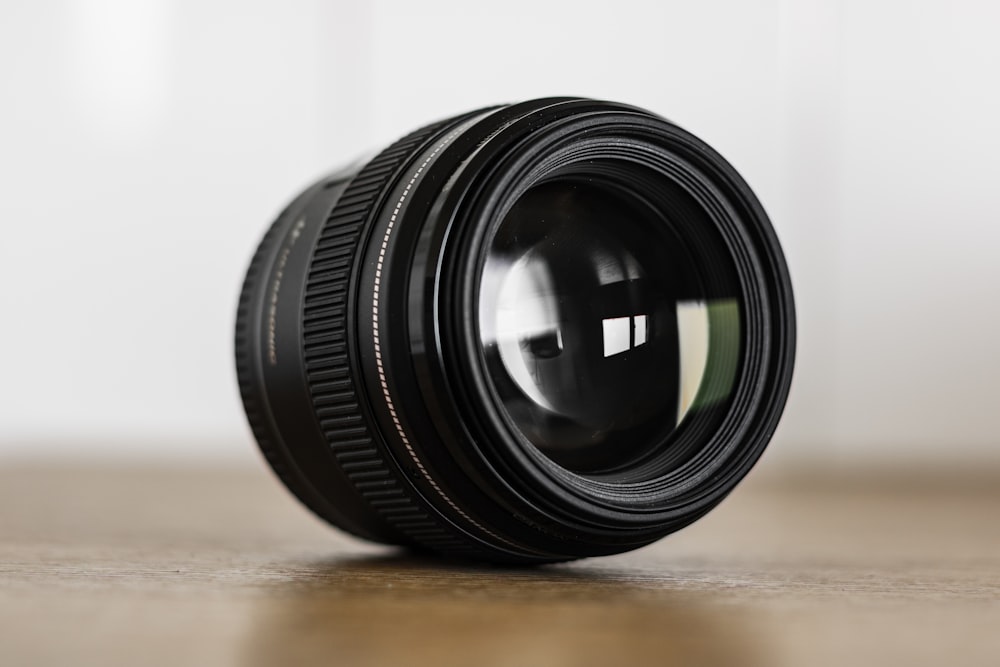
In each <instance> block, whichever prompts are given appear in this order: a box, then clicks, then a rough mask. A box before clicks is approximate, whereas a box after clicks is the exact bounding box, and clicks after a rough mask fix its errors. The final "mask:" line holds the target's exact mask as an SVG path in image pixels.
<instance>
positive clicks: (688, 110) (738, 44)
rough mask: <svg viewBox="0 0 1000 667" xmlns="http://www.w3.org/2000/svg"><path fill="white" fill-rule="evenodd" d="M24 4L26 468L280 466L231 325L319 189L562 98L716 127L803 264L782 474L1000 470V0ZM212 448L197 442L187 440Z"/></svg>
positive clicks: (17, 372)
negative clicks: (112, 455)
mask: <svg viewBox="0 0 1000 667" xmlns="http://www.w3.org/2000/svg"><path fill="white" fill-rule="evenodd" d="M500 7H501V5H498V4H497V3H474V2H459V1H456V0H423V1H422V2H389V1H388V0H379V1H376V2H369V3H362V2H355V3H346V2H341V3H332V2H323V1H322V0H290V1H285V2H282V3H273V2H272V3H266V2H260V1H257V0H254V1H249V0H243V1H239V2H237V1H234V0H201V1H199V2H194V1H191V2H179V1H178V2H171V1H168V0H92V1H89V2H84V1H78V2H72V1H69V0H63V1H56V0H50V1H49V2H30V3H29V2H26V1H25V2H8V3H6V4H4V5H3V6H2V8H0V84H2V86H3V87H2V97H0V224H2V232H3V235H2V237H0V354H2V362H0V456H3V455H5V454H6V455H11V454H17V455H20V454H25V453H42V454H45V453H64V452H67V451H70V452H71V453H73V454H75V455H92V454H98V453H105V454H106V453H108V452H109V451H114V452H121V451H123V450H126V449H127V450H129V451H130V452H131V453H133V454H137V455H151V456H153V455H155V456H174V455H177V456H192V455H197V456H204V455H213V456H214V455H220V456H229V455H234V456H244V457H246V456H252V454H251V450H250V448H249V446H248V444H247V443H248V438H249V435H248V433H247V430H246V427H245V426H244V423H243V417H242V412H241V409H240V406H239V402H238V397H237V394H236V390H235V381H234V377H233V375H234V373H233V370H232V362H231V342H230V341H231V327H232V320H233V311H234V307H235V300H236V296H237V293H238V289H239V283H240V281H241V278H242V272H243V270H244V267H245V264H246V262H247V260H248V258H249V255H250V254H251V253H252V250H253V248H254V246H255V244H256V242H257V240H258V237H259V236H260V234H261V233H262V232H263V230H264V228H265V227H266V225H267V224H268V223H269V221H270V218H271V217H272V216H273V214H274V213H275V212H276V211H277V210H278V209H279V208H280V207H281V206H282V205H283V204H284V202H285V201H286V200H287V199H288V198H289V197H290V196H291V195H292V194H293V193H295V192H296V190H297V189H298V188H299V187H301V186H302V185H304V184H305V183H306V182H307V181H308V180H309V179H311V178H313V177H314V176H316V175H317V174H319V173H321V172H323V171H324V170H326V169H327V168H329V167H332V166H335V165H337V164H338V163H340V162H342V161H344V160H347V159H350V158H352V157H354V156H355V155H356V154H358V153H359V152H361V151H363V150H367V149H369V148H373V147H377V146H378V145H380V144H382V143H385V142H388V141H389V140H391V139H392V138H394V137H395V136H396V135H399V134H401V133H403V132H406V131H408V130H409V129H412V128H413V127H415V126H417V125H418V124H421V123H423V122H425V121H428V120H430V119H433V118H436V117H440V116H445V115H449V114H452V113H455V112H458V111H461V110H464V109H468V108H474V107H476V106H482V105H485V104H490V103H495V102H502V101H513V100H517V99H523V98H528V97H534V96H544V95H553V94H580V95H589V96H595V97H604V98H610V99H618V100H621V101H626V102H630V103H633V104H637V105H640V106H645V107H647V108H650V109H653V110H655V111H657V112H660V113H662V114H664V115H666V116H668V117H669V118H671V119H673V120H675V121H677V122H679V123H681V124H682V125H684V126H686V127H687V128H688V129H691V130H692V131H694V132H696V133H697V134H699V135H701V136H702V137H704V138H705V139H706V140H708V141H709V142H710V143H712V144H713V145H715V146H716V147H717V148H718V149H719V150H720V151H721V152H722V153H723V154H724V155H726V156H727V157H728V158H729V159H730V160H731V161H732V162H733V163H734V164H735V166H736V167H737V168H738V169H740V170H741V172H742V173H743V174H744V175H745V176H746V178H747V180H748V181H749V182H750V183H751V185H752V186H753V187H754V189H755V190H756V191H757V193H758V194H759V196H760V197H761V199H762V200H763V201H764V204H765V206H766V207H767V208H768V210H769V211H770V213H771V215H772V217H773V219H774V223H775V226H776V227H777V228H778V231H779V234H780V236H781V238H782V240H783V241H784V243H785V245H786V250H787V254H788V256H789V261H790V263H791V266H792V271H793V279H794V280H795V287H796V291H797V298H798V306H799V313H800V331H801V334H800V335H801V341H800V355H799V363H798V371H797V376H796V381H795V386H794V388H793V396H792V400H791V402H790V404H789V408H788V411H787V413H786V418H785V420H784V422H783V425H782V427H781V429H780V431H779V437H778V441H777V442H776V443H775V449H774V452H773V453H772V454H771V456H773V457H775V458H777V457H784V458H786V459H788V460H791V459H795V458H810V457H812V458H819V459H822V460H858V459H871V458H881V459H891V458H901V459H903V458H905V459H910V458H912V457H917V458H921V459H928V458H929V459H940V460H953V459H973V460H978V459H984V458H990V459H992V460H994V461H996V460H1000V454H998V449H1000V448H998V447H997V446H996V445H995V444H994V443H996V442H997V441H998V439H997V436H996V435H995V434H996V432H997V429H996V428H995V419H994V406H995V405H996V403H997V402H998V399H1000V382H998V381H997V380H996V379H995V378H996V377H998V376H1000V352H998V351H997V349H996V348H995V347H994V339H995V338H996V333H995V332H996V330H997V328H998V324H1000V314H998V306H997V304H998V302H1000V261H998V260H997V254H998V251H1000V225H998V224H997V223H998V222H1000V197H998V196H997V183H998V182H1000V159H998V156H1000V130H998V129H997V125H996V124H997V119H998V118H1000V87H998V85H997V79H998V72H1000V40H997V39H995V35H994V34H993V33H994V28H995V26H996V25H998V24H1000V5H995V4H993V3H986V2H975V1H973V0H957V1H956V0H953V1H951V2H947V3H946V2H930V1H927V0H919V1H912V0H911V1H903V0H867V1H864V2H862V1H861V0H840V1H839V2H833V1H831V2H822V1H821V0H764V1H762V2H756V3H747V2H739V1H737V0H716V1H714V2H656V1H653V0H647V1H641V0H618V1H617V2H614V3H608V2H558V3H544V2H541V1H540V0H535V1H532V2H526V1H522V0H514V1H508V2H507V3H505V4H503V5H502V11H501V10H500ZM185 443H186V444H185Z"/></svg>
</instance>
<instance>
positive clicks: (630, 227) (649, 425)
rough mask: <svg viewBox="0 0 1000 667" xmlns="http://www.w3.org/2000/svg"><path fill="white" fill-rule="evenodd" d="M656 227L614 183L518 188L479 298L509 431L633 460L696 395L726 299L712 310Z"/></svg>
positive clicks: (564, 461)
mask: <svg viewBox="0 0 1000 667" xmlns="http://www.w3.org/2000/svg"><path fill="white" fill-rule="evenodd" d="M664 230H665V225H663V223H662V220H659V219H657V215H656V214H655V212H654V211H653V210H652V209H650V208H647V207H645V206H643V205H642V204H641V203H639V202H632V201H631V200H630V198H629V197H627V196H626V195H624V194H622V193H619V192H617V191H615V190H612V189H610V188H606V187H600V186H597V185H595V184H593V183H587V182H584V181H579V182H578V181H561V180H560V181H554V182H548V183H544V184H542V185H538V186H535V187H533V188H531V189H530V190H529V191H528V192H526V193H525V194H524V195H523V196H522V197H521V198H520V199H519V200H518V201H517V202H516V203H515V205H514V206H513V208H512V209H511V210H510V212H509V213H508V214H507V216H506V217H505V218H504V220H503V221H502V223H501V225H500V227H499V229H498V231H497V233H496V235H495V236H494V238H493V241H492V244H491V247H490V251H489V253H488V255H487V257H486V261H485V265H484V269H483V277H482V283H481V286H480V300H479V326H480V336H481V340H482V345H483V351H484V354H485V357H486V363H487V367H488V369H489V372H490V377H491V379H492V381H493V384H494V387H495V389H496V391H497V394H498V395H499V398H500V401H501V404H502V407H503V409H504V410H505V411H506V413H507V414H508V416H509V417H510V419H511V421H512V422H513V423H514V425H515V426H516V427H517V429H518V430H520V432H521V433H522V434H523V435H524V436H525V437H526V438H527V439H528V441H529V442H531V444H533V445H534V446H535V447H537V448H538V449H540V450H541V451H542V452H543V453H544V454H546V455H547V456H548V457H549V458H550V459H552V460H553V461H555V462H556V463H558V464H560V465H562V466H564V467H566V468H568V469H571V470H576V471H579V472H587V471H598V470H608V469H613V468H615V467H617V466H621V465H624V464H627V463H629V462H630V460H632V459H633V458H634V457H635V455H636V454H637V453H638V452H640V451H641V450H642V449H644V448H648V447H649V446H650V444H651V442H653V441H659V440H662V438H664V437H666V436H668V435H669V434H670V432H671V431H673V430H674V429H675V428H676V427H677V425H678V424H679V423H680V422H681V421H682V420H683V419H684V416H685V414H687V413H688V411H689V410H690V409H691V408H692V406H693V405H695V404H696V401H697V400H698V394H699V388H700V387H701V386H702V384H703V383H702V380H703V377H704V375H705V371H706V368H707V367H708V360H709V344H710V331H709V329H710V312H711V310H713V309H714V310H719V308H720V307H724V305H723V304H718V303H716V304H711V305H712V308H710V307H709V306H710V304H708V303H707V302H706V301H705V299H704V298H703V297H702V296H701V288H700V286H699V282H698V279H697V274H696V271H695V268H694V264H693V262H692V259H691V258H690V257H689V256H687V255H686V253H685V252H684V251H683V249H682V248H679V247H678V245H679V244H677V243H671V242H670V240H669V235H668V234H667V232H665V231H664ZM736 317H737V318H738V314H737V315H736ZM718 389H719V388H716V393H718ZM722 389H723V391H722V394H723V397H724V396H725V394H728V388H726V387H723V388H722Z"/></svg>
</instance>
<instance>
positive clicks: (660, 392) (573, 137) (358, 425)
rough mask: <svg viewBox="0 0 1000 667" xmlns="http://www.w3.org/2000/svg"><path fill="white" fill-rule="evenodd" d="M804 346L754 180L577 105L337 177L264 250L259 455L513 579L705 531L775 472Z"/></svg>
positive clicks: (429, 133)
mask: <svg viewBox="0 0 1000 667" xmlns="http://www.w3.org/2000/svg"><path fill="white" fill-rule="evenodd" d="M794 347H795V316H794V304H793V298H792V291H791V285H790V282H789V278H788V271H787V268H786V265H785V261H784V258H783V256H782V252H781V248H780V246H779V244H778V241H777V239H776V237H775V234H774V231H773V229H772V227H771V224H770V222H769V220H768V218H767V216H766V214H765V213H764V211H763V209H762V207H761V205H760V203H759V202H758V201H757V199H756V198H755V197H754V195H753V193H752V192H751V191H750V189H749V187H748V186H747V185H746V183H745V182H744V181H743V180H742V179H741V178H740V176H739V175H738V174H737V173H736V171H735V170H734V169H733V168H732V167H731V166H730V165H729V164H728V163H727V162H726V161H725V160H724V159H723V158H722V157H720V156H719V155H718V154H717V153H716V152H715V151H714V150H712V149H711V148H710V147H709V146H708V145H706V144H705V143H704V142H702V141H701V140H699V139H698V138H696V137H695V136H693V135H692V134H690V133H688V132H686V131H684V130H682V129H681V128H679V127H677V126H676V125H674V124H673V123H670V122H669V121H666V120H664V119H663V118H660V117H658V116H656V115H654V114H651V113H649V112H647V111H644V110H641V109H638V108H635V107H631V106H626V105H622V104H617V103H611V102H603V101H596V100H589V99H581V98H551V99H542V100H534V101H530V102H524V103H520V104H513V105H509V106H503V107H493V108H487V109H482V110H479V111H475V112H472V113H468V114H463V115H461V116H456V117H454V118H451V119H448V120H445V121H441V122H438V123H434V124H432V125H428V126H427V127H424V128H421V129H419V130H417V131H416V132H413V133H412V134H410V135H407V136H406V137H404V138H402V139H400V140H399V141H397V142H396V143H394V144H392V145H391V146H389V147H388V148H386V149H385V150H383V151H382V152H381V153H379V154H378V155H377V156H376V157H374V158H372V159H371V160H368V161H367V162H364V163H361V164H356V165H354V166H351V167H348V168H346V169H344V170H342V171H339V172H336V173H334V174H331V175H330V176H328V177H326V178H323V179H321V180H320V181H319V182H317V183H316V184H314V185H312V186H311V187H309V188H308V189H306V190H305V191H304V192H303V193H302V194H301V195H299V196H298V197H297V198H296V199H295V200H294V201H292V203H291V204H290V205H289V206H288V207H287V208H286V209H285V210H284V211H283V212H282V213H281V214H280V215H279V216H278V219H277V220H276V221H275V222H274V224H273V225H272V226H271V228H270V229H269V230H268V232H267V234H266V235H265V236H264V239H263V241H262V242H261V244H260V246H259V248H258V250H257V253H256V255H255V256H254V258H253V260H252V262H251V265H250V268H249V270H248V272H247V276H246V280H245V282H244V286H243V292H242V295H241V297H240V302H239V309H238V314H237V323H236V362H237V371H238V377H239V384H240V391H241V394H242V397H243V402H244V406H245V409H246V413H247V416H248V420H249V422H250V425H251V427H252V429H253V432H254V436H255V437H256V439H257V442H258V444H259V445H260V448H261V450H262V452H263V453H264V455H265V457H266V458H267V460H268V462H269V463H270V465H271V466H272V467H273V468H274V470H275V472H276V473H277V474H278V475H279V477H280V478H281V479H282V480H283V482H284V483H285V484H286V485H287V486H288V488H289V489H290V490H291V491H292V492H293V493H294V494H295V495H296V496H297V497H298V498H299V499H300V500H301V501H302V502H303V503H304V504H305V505H306V506H307V507H309V508H310V509H311V510H312V511H314V512H315V513H316V514H318V515H319V516H321V517H323V518H324V519H326V520H327V521H329V522H330V523H332V524H334V525H336V526H338V527H340V528H342V529H344V530H346V531H348V532H351V533H353V534H355V535H357V536H359V537H362V538H365V539H368V540H373V541H377V542H383V543H388V544H396V545H405V546H408V547H411V548H414V549H418V550H429V551H433V552H437V553H442V554H447V555H452V556H460V557H466V558H473V559H479V560H486V561H490V562H503V563H542V562H553V561H561V560H567V559H572V558H579V557H585V556H595V555H606V554H613V553H618V552H622V551H627V550H629V549H634V548H637V547H640V546H643V545H645V544H648V543H650V542H652V541H655V540H657V539H659V538H660V537H663V536H664V535H666V534H668V533H671V532H673V531H675V530H678V529H679V528H681V527H683V526H685V525H687V524H689V523H691V522H692V521H694V520H696V519H697V518H699V517H700V516H702V515H703V514H705V513H706V512H707V511H709V510H710V509H711V508H712V507H714V506H715V505H716V504H718V503H719V502H720V501H721V500H722V499H723V498H724V497H725V496H726V495H727V494H728V493H729V492H730V491H731V490H732V488H733V487H734V486H735V485H736V483H737V482H738V481H739V480H740V479H741V478H742V477H743V476H744V475H745V474H746V473H747V472H748V471H749V469H750V468H751V467H752V466H753V464H754V463H755V462H756V461H757V459H758V458H759V456H760V455H761V453H762V452H763V450H764V448H765V447H766V445H767V443H768V441H769V439H770V437H771V435H772V433H773V431H774V429H775V427H776V425H777V422H778V419H779V417H780V414H781V411H782V409H783V407H784V404H785V399H786V396H787V393H788V388H789V384H790V382H791V375H792V366H793V361H794Z"/></svg>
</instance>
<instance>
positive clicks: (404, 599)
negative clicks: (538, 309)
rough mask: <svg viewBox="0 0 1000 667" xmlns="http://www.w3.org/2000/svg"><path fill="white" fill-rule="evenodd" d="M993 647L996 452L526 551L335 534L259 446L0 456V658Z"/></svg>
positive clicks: (996, 655)
mask: <svg viewBox="0 0 1000 667" xmlns="http://www.w3.org/2000/svg"><path fill="white" fill-rule="evenodd" d="M285 663H287V664H301V665H311V664H324V665H363V666H364V665H378V666H384V665H397V664H408V665H409V664H413V665H456V666H457V665H485V666H494V665H496V666H506V665H510V666H523V665H546V666H555V667H559V666H563V665H566V666H569V665H574V666H575V665H621V664H641V665H643V664H650V665H727V664H729V665H826V664H829V665H843V664H852V665H864V664H878V665H883V664H908V665H942V664H949V665H956V664H967V665H998V664H1000V475H995V474H993V473H992V472H990V471H986V472H980V473H977V474H975V475H969V474H954V475H948V476H944V477H942V476H940V475H932V474H930V473H916V474H913V475H902V474H898V473H897V474H892V475H888V476H887V475H885V474H884V473H872V474H868V475H865V476H863V477H859V476H858V475H856V474H851V475H844V474H842V475H835V474H834V475H822V476H820V475H816V474H814V473H812V474H810V473H803V472H797V473H783V474H779V475H774V474H772V475H769V476H763V477H762V476H760V475H754V476H752V478H751V479H750V480H748V482H747V483H745V484H744V485H743V486H741V487H740V488H739V489H738V490H737V492H736V493H734V494H733V495H732V496H731V497H730V498H729V499H728V500H727V501H726V502H725V503H723V505H722V506H721V507H720V508H718V509H717V510H716V511H714V512H713V513H711V514H710V515H709V516H707V517H705V518H704V519H703V520H701V521H700V522H698V523H697V524H696V525H694V526H692V527H690V528H688V529H686V530H684V531H682V532H681V533H679V534H677V535H674V536H671V537H669V538H667V539H665V540H663V541H661V542H659V543H658V544H656V545H653V546H651V547H648V548H646V549H642V550H639V551H637V552H634V553H631V554H625V555H622V556H617V557H612V558H604V559H591V560H587V561H581V562H577V563H571V564H566V565H559V566H550V567H544V568H536V569H490V568H478V567H472V566H467V565H458V564H454V563H451V564H441V563H436V562H431V561H426V560H418V559H414V558H411V557H407V556H406V555H405V554H399V553H396V552H394V551H391V550H386V549H381V548H377V547H372V546H369V545H365V544H362V543H360V542H357V541H354V540H352V539H350V538H347V537H344V536H342V535H341V534H339V533H337V532H336V531H334V530H333V529H329V528H328V527H326V526H325V525H324V524H321V523H320V522H319V521H317V520H315V519H313V518H312V516H311V515H310V514H308V513H307V512H306V511H305V510H303V509H302V508H301V507H299V506H298V505H297V504H296V503H295V502H294V501H293V500H292V499H290V497H289V496H288V494H287V493H285V491H284V490H283V489H282V488H281V487H280V485H279V484H278V483H277V482H275V481H274V480H273V479H272V478H271V476H270V475H269V473H267V472H265V471H264V469H263V468H262V467H247V468H243V469H224V468H215V469H193V468H192V469H185V468H167V467H159V468H157V467H133V468H128V467H113V466H103V467H100V466H69V465H65V464H64V465H61V466H55V465H41V464H36V465H27V464H17V465H15V464H11V463H8V464H6V465H4V466H2V467H0V665H4V666H7V665H68V664H74V665H273V664H285Z"/></svg>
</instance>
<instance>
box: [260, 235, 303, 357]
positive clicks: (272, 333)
mask: <svg viewBox="0 0 1000 667" xmlns="http://www.w3.org/2000/svg"><path fill="white" fill-rule="evenodd" d="M305 226H306V221H305V220H304V219H300V220H299V221H298V222H296V223H295V226H294V227H292V230H291V232H290V233H289V235H288V238H289V239H290V240H289V241H288V245H287V246H285V249H284V250H282V251H281V257H280V258H279V259H278V265H277V268H276V269H275V272H274V282H273V283H271V304H270V306H268V309H267V360H268V362H269V363H270V364H271V365H272V366H277V365H278V341H277V338H278V334H277V329H278V292H279V290H281V279H282V277H284V275H285V265H286V264H288V255H289V253H291V252H292V247H293V246H294V245H295V242H296V241H298V240H299V237H300V236H302V229H303V228H304V227H305Z"/></svg>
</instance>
